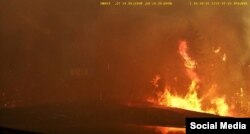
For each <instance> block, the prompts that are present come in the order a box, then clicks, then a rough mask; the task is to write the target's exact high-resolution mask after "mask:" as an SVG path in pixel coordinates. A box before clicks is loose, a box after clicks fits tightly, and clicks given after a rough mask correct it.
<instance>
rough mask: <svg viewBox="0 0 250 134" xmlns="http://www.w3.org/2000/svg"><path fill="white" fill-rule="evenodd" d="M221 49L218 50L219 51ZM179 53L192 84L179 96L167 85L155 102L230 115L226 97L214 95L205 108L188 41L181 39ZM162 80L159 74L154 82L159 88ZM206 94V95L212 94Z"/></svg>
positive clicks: (167, 130) (195, 63) (195, 64)
mask: <svg viewBox="0 0 250 134" xmlns="http://www.w3.org/2000/svg"><path fill="white" fill-rule="evenodd" d="M219 50H220V49H218V50H216V52H217V51H219ZM179 54H180V55H181V57H182V59H183V60H184V66H185V68H186V75H187V76H188V78H189V79H190V85H189V89H188V92H187V93H186V95H184V96H179V95H177V94H172V93H171V92H170V88H169V87H166V88H165V91H164V92H163V93H158V95H159V96H158V100H156V101H154V100H153V101H154V102H155V103H157V104H159V105H163V106H168V107H176V108H182V109H187V110H192V111H197V112H205V113H211V114H217V115H221V116H228V115H230V113H229V106H228V104H227V103H226V100H225V98H224V97H217V96H213V98H212V99H211V100H210V102H206V104H210V107H209V108H205V106H204V105H203V100H202V97H199V96H198V93H197V91H198V89H199V83H200V78H199V76H198V74H197V73H196V71H195V69H196V67H197V62H196V61H195V60H193V59H192V58H191V57H190V56H189V54H188V46H187V42H186V41H181V42H180V44H179ZM159 80H160V76H159V75H157V76H156V77H155V78H154V79H153V81H152V83H153V85H154V86H155V87H156V88H157V87H158V84H157V82H158V81H159ZM209 93H210V92H208V94H206V95H205V96H212V95H209ZM150 101H151V102H152V100H150ZM162 129H163V130H161V131H162V132H164V133H168V132H170V129H164V128H162ZM175 130H177V129H171V131H175ZM178 130H179V129H178Z"/></svg>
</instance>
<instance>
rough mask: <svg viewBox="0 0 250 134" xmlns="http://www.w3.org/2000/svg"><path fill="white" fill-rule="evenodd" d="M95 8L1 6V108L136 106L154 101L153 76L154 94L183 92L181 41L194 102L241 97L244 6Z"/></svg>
mask: <svg viewBox="0 0 250 134" xmlns="http://www.w3.org/2000/svg"><path fill="white" fill-rule="evenodd" d="M98 2H99V1H92V0H87V1H86V0H84V1H82V0H72V1H67V0H61V1H60V2H58V1H56V0H52V1H51V0H50V1H49V0H45V1H44V0H41V1H25V2H24V1H18V2H17V1H12V0H10V1H1V3H0V5H6V6H5V7H4V8H0V10H1V12H0V13H1V14H0V15H1V21H0V27H1V33H0V35H1V37H3V38H1V49H0V53H1V63H2V65H1V70H0V71H1V73H2V75H1V76H2V78H1V83H3V84H1V86H2V87H1V89H0V90H1V91H2V96H4V97H2V98H4V99H3V100H4V101H2V102H12V100H17V102H20V103H22V104H32V103H35V104H36V103H52V102H53V103H55V102H58V101H78V102H85V101H88V100H98V101H100V100H101V101H105V100H116V101H124V100H125V101H128V100H129V101H138V100H139V101H144V100H145V98H146V97H147V96H150V95H152V94H154V91H153V88H152V86H151V85H150V81H151V79H152V78H153V77H154V76H155V75H156V74H159V75H161V76H163V78H162V79H163V82H162V84H161V85H162V87H164V86H165V85H167V86H170V87H171V88H172V89H173V90H175V91H176V92H177V93H180V94H182V93H185V92H186V91H187V87H188V85H189V83H190V80H189V79H188V77H187V76H186V75H185V68H184V66H183V61H182V59H181V57H180V55H179V54H178V42H179V41H180V40H184V39H185V40H187V42H188V46H189V52H190V55H191V57H192V58H193V59H195V60H196V61H197V63H198V67H197V73H198V74H199V75H200V77H201V80H202V82H201V85H200V89H201V90H199V94H200V95H203V94H205V93H206V92H207V91H208V90H209V89H210V88H211V87H217V89H216V93H217V94H219V95H225V96H226V97H228V100H230V99H231V97H233V96H234V95H235V93H238V92H239V91H240V89H241V88H243V89H244V91H246V92H248V90H249V79H250V78H249V75H247V74H249V67H248V66H249V55H250V51H249V50H250V40H249V35H250V29H249V27H250V21H249V10H248V9H249V7H247V6H242V7H240V6H232V7H211V6H197V7H192V6H189V3H188V2H183V0H180V1H174V5H173V6H170V7H153V6H152V7H136V6H134V7H114V6H108V7H101V6H99V3H98ZM7 7H8V8H7ZM218 48H220V52H219V53H214V52H213V51H214V50H215V49H218ZM223 55H226V61H223V60H222V57H223ZM244 71H245V72H248V73H244ZM247 82H248V83H247ZM213 85H216V86H213ZM246 98H247V97H246Z"/></svg>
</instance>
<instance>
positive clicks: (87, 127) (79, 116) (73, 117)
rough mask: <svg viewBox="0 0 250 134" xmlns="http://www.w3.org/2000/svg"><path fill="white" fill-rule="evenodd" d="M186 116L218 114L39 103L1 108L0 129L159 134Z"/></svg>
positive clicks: (44, 131)
mask: <svg viewBox="0 0 250 134" xmlns="http://www.w3.org/2000/svg"><path fill="white" fill-rule="evenodd" d="M186 117H215V116H214V115H210V114H204V113H198V112H191V111H187V110H182V109H176V108H162V107H156V106H150V105H128V104H126V105H125V104H111V103H102V102H98V103H96V102H95V103H88V104H74V105H72V104H63V105H59V104H58V105H40V106H33V107H22V108H12V109H1V110H0V126H1V127H2V128H0V129H1V131H3V130H4V131H5V132H6V133H7V131H8V130H11V129H17V130H25V131H27V132H28V131H29V132H37V133H98V134H99V133H100V134H101V133H108V134H111V133H112V134H113V133H117V134H118V133H119V134H157V133H159V132H156V131H155V128H156V127H159V126H164V127H179V128H184V126H185V118H186ZM3 128H4V129H3ZM6 128H11V129H6Z"/></svg>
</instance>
